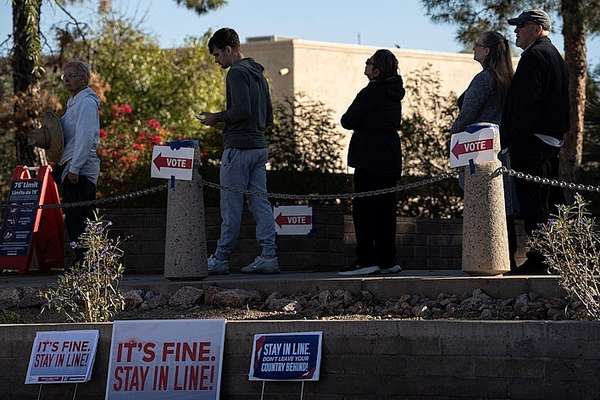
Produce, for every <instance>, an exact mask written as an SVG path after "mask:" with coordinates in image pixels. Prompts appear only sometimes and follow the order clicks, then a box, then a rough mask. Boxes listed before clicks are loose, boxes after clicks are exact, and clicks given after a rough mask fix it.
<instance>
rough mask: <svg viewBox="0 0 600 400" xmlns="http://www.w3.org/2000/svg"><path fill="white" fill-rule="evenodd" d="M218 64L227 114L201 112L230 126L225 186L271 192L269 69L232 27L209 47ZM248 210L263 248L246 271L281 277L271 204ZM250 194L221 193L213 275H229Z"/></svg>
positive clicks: (261, 200) (256, 203) (261, 201)
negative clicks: (223, 74) (223, 73)
mask: <svg viewBox="0 0 600 400" xmlns="http://www.w3.org/2000/svg"><path fill="white" fill-rule="evenodd" d="M208 48H209V51H210V53H211V54H212V55H213V56H214V58H215V62H216V63H217V64H219V65H220V66H221V68H223V69H227V68H229V71H228V72H227V80H226V87H227V109H226V110H225V111H223V112H218V113H208V112H206V113H201V114H200V115H199V116H198V118H199V119H200V121H201V122H202V123H204V124H205V125H209V126H214V125H216V124H218V123H224V124H225V127H224V129H223V147H224V151H223V156H222V158H221V170H220V181H221V185H223V186H227V187H233V188H238V189H246V190H252V191H260V192H266V191H267V173H266V168H265V164H266V163H267V142H266V139H265V130H266V129H267V127H268V126H269V125H271V124H272V122H273V107H272V105H271V96H270V94H269V85H268V83H267V81H266V79H265V77H264V76H263V71H264V68H263V66H262V65H260V64H258V63H257V62H256V61H254V60H253V59H251V58H244V55H243V54H242V53H241V49H240V39H239V37H238V34H237V33H236V32H235V31H234V30H233V29H230V28H222V29H219V30H218V31H216V32H215V34H214V35H213V36H212V38H211V39H210V40H209V42H208ZM248 206H249V209H250V212H251V213H252V215H253V216H254V220H255V221H256V239H257V240H258V241H259V243H260V245H261V247H262V253H261V255H260V256H258V257H256V259H255V260H254V261H253V262H252V263H250V264H249V265H247V266H245V267H243V268H242V272H245V273H271V274H272V273H278V272H279V262H278V260H277V253H276V251H277V246H276V244H275V238H276V232H275V220H274V218H273V211H272V209H271V205H270V204H269V201H268V200H267V199H266V198H265V197H262V196H249V197H248ZM243 208H244V195H243V194H240V193H237V192H235V191H230V190H221V218H222V220H223V221H222V223H221V236H220V238H219V241H218V243H217V249H216V250H215V253H214V254H213V255H211V256H210V257H209V259H208V271H209V273H210V274H228V273H229V256H230V255H231V251H232V250H233V247H234V245H235V242H236V240H237V238H238V235H239V231H240V224H241V221H242V211H243Z"/></svg>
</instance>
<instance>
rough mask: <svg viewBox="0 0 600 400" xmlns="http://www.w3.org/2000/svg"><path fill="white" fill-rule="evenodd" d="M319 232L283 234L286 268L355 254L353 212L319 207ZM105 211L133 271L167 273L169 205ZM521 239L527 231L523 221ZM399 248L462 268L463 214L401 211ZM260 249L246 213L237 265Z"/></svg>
mask: <svg viewBox="0 0 600 400" xmlns="http://www.w3.org/2000/svg"><path fill="white" fill-rule="evenodd" d="M313 213H314V218H313V224H314V233H313V234H311V235H309V236H279V237H278V238H277V244H278V247H279V262H280V265H281V267H282V270H284V271H313V270H319V271H330V270H336V269H338V268H339V267H341V266H342V265H345V264H346V263H350V262H352V260H353V258H354V245H355V241H356V237H355V234H354V225H353V224H352V217H351V216H349V215H344V214H343V212H342V210H341V208H339V207H336V206H322V207H314V208H313ZM103 214H104V215H105V217H106V218H107V219H109V220H111V221H112V222H113V224H114V230H115V232H116V233H118V234H120V235H122V236H124V237H130V239H129V240H128V241H127V242H125V243H124V245H123V247H124V249H125V251H126V252H125V265H126V267H127V270H128V271H129V272H134V273H162V271H163V264H164V247H165V246H164V240H165V224H166V222H165V216H166V212H165V210H164V209H106V210H103ZM205 218H206V234H207V239H208V243H207V245H208V251H209V252H212V251H213V250H214V248H215V246H216V241H217V239H218V236H219V230H220V226H219V225H220V222H221V220H220V216H219V209H218V208H214V207H211V208H207V209H206V215H205ZM519 230H520V232H521V235H520V242H521V245H522V246H521V247H523V245H524V242H525V237H524V234H523V232H522V227H521V226H519ZM396 238H397V241H396V243H397V249H398V257H399V261H400V262H401V263H402V265H403V266H404V267H405V268H407V269H433V270H435V269H460V268H461V245H462V220H461V219H451V220H432V219H425V218H407V217H398V219H397V236H396ZM259 252H260V249H259V246H258V244H257V242H256V240H255V227H254V222H253V220H252V217H251V216H250V215H249V214H248V213H246V212H245V213H244V216H243V219H242V228H241V231H240V238H239V242H238V246H237V248H236V249H235V251H234V253H233V255H232V259H231V267H232V270H233V271H236V270H238V269H239V268H240V267H241V266H243V265H245V264H247V263H249V262H250V261H251V260H253V259H254V257H256V256H257V255H258V254H259Z"/></svg>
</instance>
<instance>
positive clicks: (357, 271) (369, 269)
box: [338, 264, 381, 276]
mask: <svg viewBox="0 0 600 400" xmlns="http://www.w3.org/2000/svg"><path fill="white" fill-rule="evenodd" d="M380 270H381V268H379V267H378V266H377V265H369V266H364V265H360V264H352V265H349V266H347V267H344V268H342V269H341V270H340V271H339V272H338V275H340V276H355V275H371V274H376V273H378V272H379V271H380Z"/></svg>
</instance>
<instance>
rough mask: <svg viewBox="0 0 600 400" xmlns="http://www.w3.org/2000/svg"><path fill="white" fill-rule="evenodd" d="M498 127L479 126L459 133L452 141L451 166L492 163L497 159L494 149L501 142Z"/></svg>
mask: <svg viewBox="0 0 600 400" xmlns="http://www.w3.org/2000/svg"><path fill="white" fill-rule="evenodd" d="M499 137H500V135H499V131H498V126H497V125H494V124H478V125H471V126H469V127H468V131H467V132H459V133H455V134H454V135H452V138H451V139H450V166H451V167H452V168H457V167H462V166H465V165H469V161H471V160H473V162H474V163H475V164H482V163H485V162H490V161H493V160H494V157H496V152H495V151H494V147H497V148H499V146H494V144H495V142H497V141H499ZM497 150H498V149H497Z"/></svg>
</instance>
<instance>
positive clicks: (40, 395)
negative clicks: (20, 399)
mask: <svg viewBox="0 0 600 400" xmlns="http://www.w3.org/2000/svg"><path fill="white" fill-rule="evenodd" d="M43 387H44V385H42V384H41V383H40V391H39V392H38V397H37V400H40V399H41V398H42V388H43Z"/></svg>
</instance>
